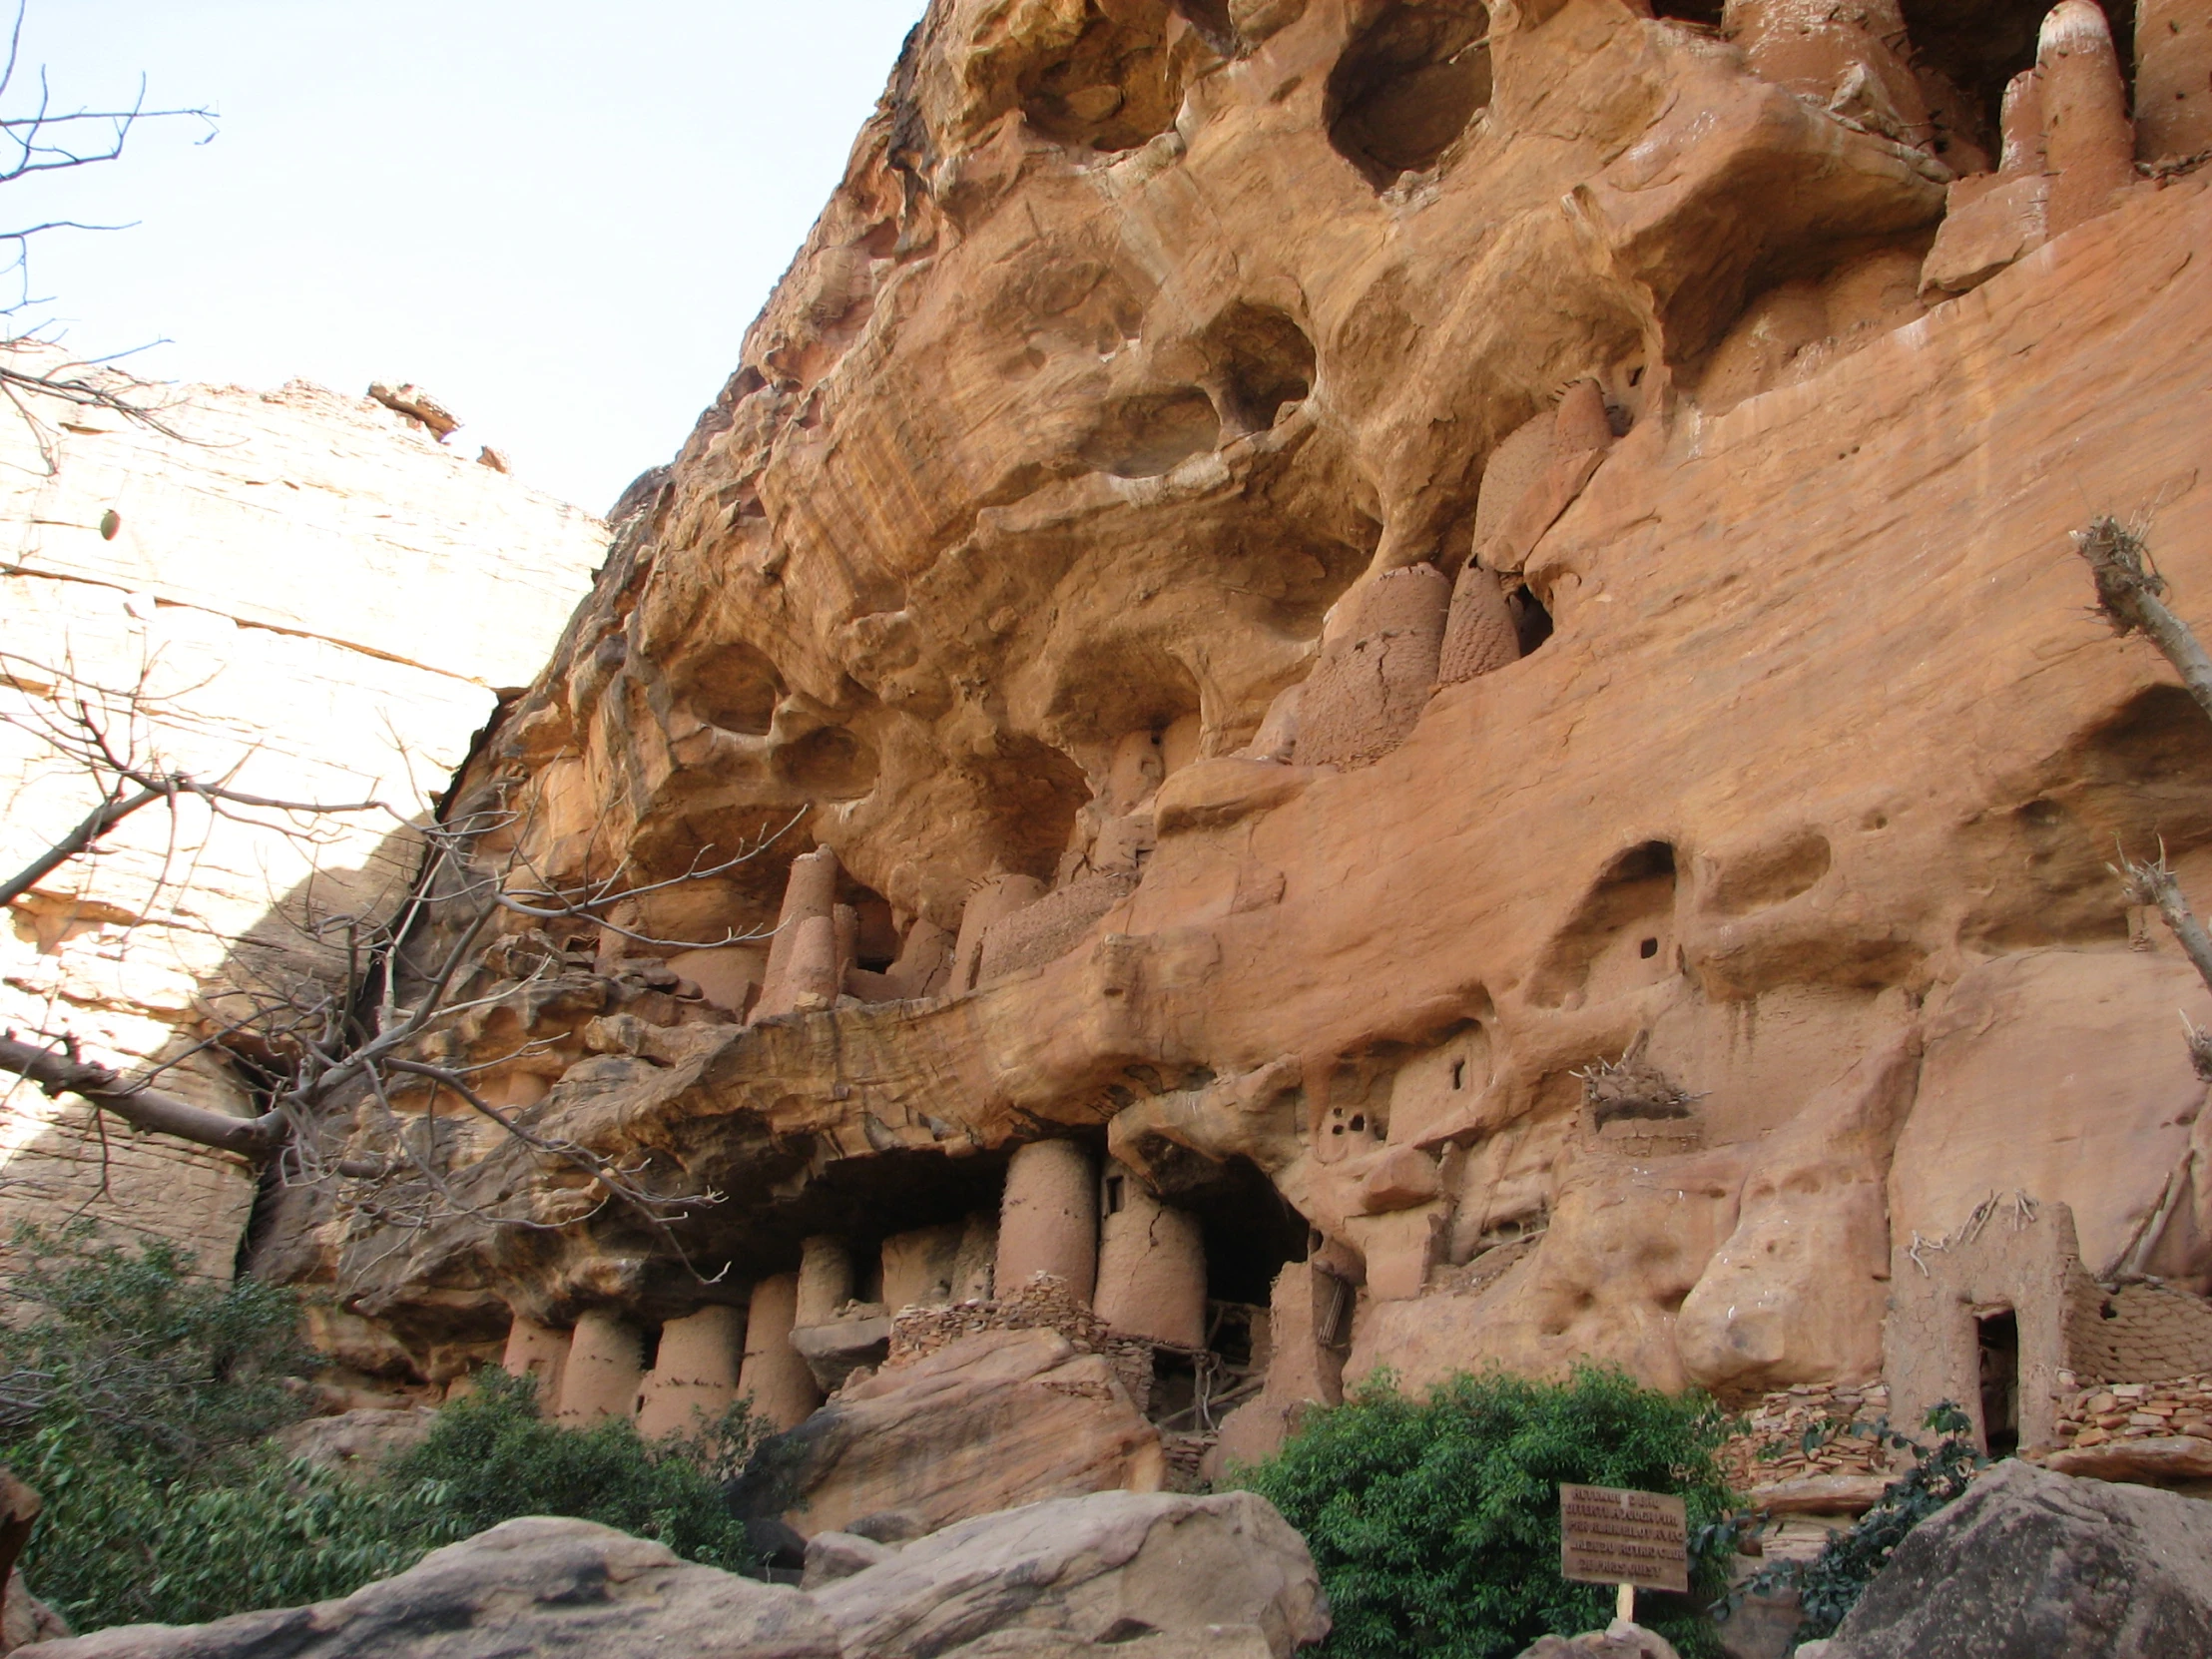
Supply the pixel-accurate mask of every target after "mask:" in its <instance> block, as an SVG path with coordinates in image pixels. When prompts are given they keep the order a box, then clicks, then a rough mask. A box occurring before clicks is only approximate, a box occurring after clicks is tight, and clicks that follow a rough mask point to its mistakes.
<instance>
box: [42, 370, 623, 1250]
mask: <svg viewBox="0 0 2212 1659" xmlns="http://www.w3.org/2000/svg"><path fill="white" fill-rule="evenodd" d="M4 355H5V359H6V361H7V363H8V366H9V368H10V370H11V371H12V372H15V373H17V374H37V373H50V372H60V373H63V374H67V373H69V372H71V370H70V368H69V366H68V365H69V363H70V360H71V359H70V358H69V356H68V354H67V353H65V352H62V351H59V350H54V349H48V348H32V347H22V346H19V347H16V348H14V349H11V350H9V351H7V352H6V353H5V354H4ZM95 378H96V379H99V378H104V379H105V380H106V382H107V383H108V384H109V385H111V387H123V389H125V390H127V391H128V387H127V386H125V384H124V382H123V381H122V379H121V377H119V376H116V375H113V374H106V375H103V374H101V373H99V372H95ZM18 389H19V394H20V397H21V399H22V402H23V407H24V408H25V409H26V410H27V411H28V413H27V415H19V414H18V413H17V412H16V410H15V408H14V407H11V408H10V409H9V410H8V412H7V417H6V418H5V419H4V420H0V540H4V542H5V547H4V549H0V652H5V653H7V654H8V663H7V665H6V678H7V682H8V683H7V685H6V686H5V687H0V711H4V712H5V713H7V714H8V715H10V716H12V717H26V716H27V717H29V718H30V720H31V721H32V724H31V725H28V726H26V725H23V724H20V723H18V721H15V720H11V722H10V723H8V724H4V725H0V806H5V808H6V811H5V813H4V814H0V867H5V868H6V869H7V871H8V872H9V873H10V874H13V873H14V872H15V871H16V870H17V869H19V868H22V867H24V866H25V865H27V864H28V863H29V862H30V860H31V858H32V856H33V854H34V853H36V852H38V851H42V850H43V849H44V848H45V847H47V846H48V845H51V844H52V843H53V842H54V841H56V840H57V839H59V838H60V836H61V835H62V834H63V832H64V831H65V830H68V829H70V828H71V827H73V826H74V825H75V824H76V823H77V822H78V820H79V819H81V818H82V817H83V816H84V814H85V812H86V811H87V810H88V808H89V806H90V805H91V798H90V797H89V796H88V795H86V794H85V787H86V782H87V781H86V780H85V779H84V778H83V777H82V776H73V774H72V771H71V769H70V768H68V767H66V766H63V765H60V764H58V763H57V760H56V758H55V756H54V755H53V754H52V752H51V751H50V750H49V749H48V748H47V747H46V746H44V745H43V744H42V743H41V742H40V741H39V740H38V732H39V728H38V726H37V724H36V722H37V720H38V719H39V718H40V717H41V716H44V717H47V718H53V717H56V716H58V715H59V714H60V713H61V712H62V711H63V710H64V709H65V708H66V707H67V705H68V699H69V696H70V694H71V685H70V682H69V681H68V679H67V675H68V674H69V673H71V672H74V674H75V675H77V676H78V677H79V678H80V679H82V680H84V681H87V682H90V683H91V684H92V685H94V686H97V687H110V688H129V687H133V686H136V685H138V684H140V683H141V681H142V678H143V683H144V685H145V687H146V690H147V691H148V693H149V694H150V696H151V702H150V704H149V706H148V709H147V718H146V719H145V720H144V721H143V722H141V723H138V724H136V725H135V726H134V724H133V723H132V722H130V721H129V720H127V719H111V721H110V730H111V732H112V733H113V735H114V741H115V742H116V744H117V745H118V747H119V748H125V747H128V748H129V749H130V751H131V753H132V754H133V757H134V759H135V760H136V761H137V763H138V764H141V765H145V764H148V763H149V762H150V761H151V760H152V759H153V758H155V757H159V758H160V760H161V761H162V763H163V764H164V765H165V766H167V767H172V768H177V769H181V770H184V771H188V772H191V773H194V774H196V775H197V776H200V777H203V778H206V779H210V780H214V779H220V778H226V777H227V778H229V779H230V781H231V784H232V787H234V788H237V789H239V790H243V791H246V792H248V793H251V794H256V795H261V796H264V797H267V798H273V799H281V800H289V801H305V802H327V803H361V802H382V803H383V804H384V805H385V807H386V808H388V809H389V810H388V811H375V812H368V813H358V814H349V815H343V816H340V817H335V818H328V819H324V820H321V821H319V822H314V823H311V824H310V823H307V822H306V821H299V822H293V821H288V820H286V819H284V818H282V817H281V816H280V815H272V814H244V815H236V816H233V817H230V818H221V817H215V816H212V815H210V814H209V813H207V812H206V811H204V810H201V809H199V808H197V807H194V806H190V805H188V806H186V807H185V808H184V809H182V810H181V811H180V813H179V815H178V818H177V821H176V823H175V824H174V826H173V825H172V823H171V821H170V819H169V816H168V814H167V813H165V812H163V811H162V810H160V809H159V808H155V809H149V810H147V811H144V812H141V813H140V814H138V815H137V816H136V817H134V818H131V819H129V820H126V821H125V822H124V823H123V824H122V825H121V826H120V827H119V828H118V829H116V830H114V831H113V832H112V833H110V834H109V835H108V836H106V837H105V838H104V839H103V841H102V843H101V848H102V849H101V851H100V853H99V855H98V856H97V857H94V858H89V859H78V860H75V861H73V862H71V863H69V864H66V865H64V866H63V867H61V868H60V869H57V870H55V871H54V872H52V873H51V874H50V875H49V876H47V877H46V878H44V879H42V880H41V881H40V882H39V883H38V884H37V885H36V886H35V887H34V888H33V890H32V891H31V892H30V893H28V894H26V895H25V896H24V897H23V898H22V899H20V900H18V901H17V902H16V903H14V904H12V905H10V906H9V910H8V915H7V918H6V921H7V925H6V926H0V1029H11V1030H14V1031H16V1032H18V1033H19V1034H23V1035H26V1036H27V1035H28V1034H30V1033H33V1032H42V1031H43V1032H53V1033H59V1032H62V1031H67V1032H70V1033H72V1034H74V1035H75V1036H76V1037H77V1038H78V1040H79V1041H80V1043H81V1044H82V1046H83V1050H84V1054H85V1057H86V1058H88V1059H93V1060H97V1061H100V1062H101V1063H103V1064H107V1065H110V1066H113V1067H116V1068H117V1069H119V1070H122V1071H124V1072H126V1073H135V1072H137V1071H140V1070H142V1069H143V1068H144V1066H145V1065H147V1064H148V1063H150V1062H155V1061H162V1062H175V1064H173V1066H172V1069H170V1070H168V1071H166V1072H165V1073H164V1074H163V1081H162V1084H161V1087H162V1088H164V1089H166V1090H167V1091H169V1092H171V1093H173V1094H177V1095H180V1096H182V1097H184V1098H185V1099H188V1100H190V1101H193V1102H194V1103H196V1104H199V1105H203V1106H209V1107H213V1108H216V1109H219V1110H224V1111H230V1112H235V1113H238V1114H240V1115H251V1114H252V1112H253V1111H254V1110H258V1108H255V1107H254V1105H253V1101H252V1097H251V1096H250V1094H249V1092H248V1088H247V1085H246V1082H245V1080H244V1078H243V1077H242V1076H241V1075H240V1074H239V1073H238V1072H237V1071H236V1069H235V1068H233V1067H231V1066H229V1065H227V1064H225V1063H223V1062H222V1060H221V1059H220V1058H219V1057H218V1056H216V1055H212V1054H209V1053H206V1052H203V1051H202V1050H201V1048H200V1044H201V1041H202V1039H203V1037H204V1036H206V1035H207V1034H208V1033H210V1032H211V1031H213V1030H216V1029H220V1028H221V1022H222V1021H223V1019H224V1018H225V1017H226V1010H228V1012H229V1014H230V1015H234V1016H235V1015H236V1014H237V1013H238V1011H239V1004H238V1003H237V1002H236V1001H235V1000H232V1001H229V1002H227V1001H226V998H227V997H235V995H236V993H237V992H238V991H240V990H241V989H242V988H246V987H252V988H267V987H271V986H278V987H286V988H288V987H291V986H293V985H296V984H298V983H299V982H301V981H302V980H304V981H306V982H307V983H315V982H327V981H328V980H329V978H330V977H331V976H332V975H334V974H337V973H338V972H339V971H340V966H341V964H342V961H343V952H342V947H341V946H338V945H337V944H336V943H335V942H334V938H333V936H332V935H330V934H328V933H327V932H324V933H322V934H321V935H320V936H316V935H315V934H314V933H313V932H312V929H313V928H315V927H316V926H317V925H318V924H321V923H324V922H327V921H328V920H329V918H331V917H332V916H335V915H339V914H342V913H345V912H347V911H349V910H353V909H355V908H358V909H361V910H365V911H370V912H374V913H379V914H383V913H390V912H391V911H392V909H393V907H395V906H396V905H397V904H398V903H399V902H400V900H401V898H402V897H403V895H404V893H405V890H406V885H407V882H408V880H409V878H410V876H411V872H412V871H413V869H414V866H415V863H416V861H417V859H418V858H419V857H420V844H419V842H418V840H417V839H416V837H415V836H414V835H413V834H412V833H411V832H410V830H408V828H407V827H408V825H409V824H411V823H418V822H420V821H421V818H422V816H423V815H424V814H426V813H428V812H429V811H430V809H431V797H432V795H433V794H434V793H435V792H437V791H438V790H440V789H441V788H442V787H443V780H444V779H445V778H446V776H448V774H449V773H450V771H451V769H452V768H454V767H456V766H458V765H459V764H460V763H461V761H462V760H463V759H464V758H465V757H466V755H467V754H468V750H469V743H470V739H471V735H472V734H473V733H475V732H477V731H478V730H479V729H481V728H483V727H484V725H485V724H486V722H487V721H489V720H490V719H491V718H492V716H493V715H494V713H495V712H496V710H497V709H498V707H499V701H498V696H497V692H498V690H499V689H500V688H508V689H512V688H514V687H517V686H520V685H523V684H526V683H527V682H528V680H529V679H530V677H531V676H532V675H533V674H534V673H535V672H536V670H537V666H538V664H539V663H540V661H541V660H542V659H543V657H544V655H545V653H546V652H547V651H549V650H551V649H552V647H553V646H554V644H555V642H556V641H557V640H558V638H559V636H560V632H561V627H562V624H563V622H564V621H565V619H566V618H567V615H568V613H569V611H570V609H571V608H572V607H573V606H574V604H575V603H576V600H577V598H578V597H579V596H580V595H581V594H582V593H584V592H585V591H586V590H587V588H588V587H589V584H590V579H591V572H592V570H593V569H594V568H595V567H596V566H597V565H598V564H599V562H600V561H601V560H602V559H603V558H604V556H605V553H606V547H607V536H608V532H607V527H606V526H605V525H604V524H603V523H601V522H600V521H599V520H597V519H595V518H593V517H591V516H590V515H589V514H587V513H585V512H582V511H580V510H579V509H577V508H575V507H571V506H568V505H566V504H564V503H562V502H559V501H556V500H554V499H552V498H551V497H549V496H546V495H543V494H540V493H539V492H537V491H535V490H532V489H530V488H528V487H527V486H526V485H524V484H522V483H521V482H519V481H518V480H516V479H514V478H510V477H505V476H502V475H500V474H499V473H497V472H494V471H492V470H490V469H488V468H486V467H482V466H478V465H476V464H475V462H474V461H473V460H470V459H468V458H467V457H466V456H464V455H461V454H458V453H455V452H453V451H450V450H447V449H445V448H442V447H441V446H440V445H439V444H438V443H437V442H435V441H434V440H433V439H432V438H431V436H430V435H429V433H428V432H427V431H426V430H422V429H420V428H419V427H417V428H410V427H409V426H408V425H407V424H405V423H404V422H403V421H402V419H401V418H400V416H398V415H397V414H395V413H393V412H392V411H391V410H389V409H387V408H385V407H383V406H381V405H379V404H377V403H375V402H372V401H370V400H369V399H367V398H354V397H347V396H341V395H338V394H336V393H334V392H331V391H327V390H325V389H323V388H322V387H319V386H315V385H311V384H308V383H306V382H304V381H294V382H292V383H291V384H288V385H285V386H283V387H280V388H278V389H276V390H272V391H253V390H248V389H246V388H244V387H239V386H205V385H195V386H156V387H149V388H141V389H139V390H136V391H129V395H131V396H132V397H133V398H135V399H136V400H138V401H140V402H142V403H149V404H152V405H156V406H158V411H159V412H158V415H157V418H158V419H159V421H160V422H161V424H162V426H163V427H165V428H166V430H157V429H155V428H153V427H151V426H148V425H145V424H142V423H138V422H134V421H132V420H129V419H127V418H125V417H124V416H123V415H121V414H120V413H118V412H116V411H115V410H112V409H104V408H92V407H82V406H77V405H74V404H65V403H62V402H60V401H59V400H58V399H54V398H51V397H48V396H45V395H43V394H40V393H38V392H35V391H31V390H24V389H22V388H21V387H20V386H19V388H18ZM95 701H96V702H97V701H98V700H97V699H95ZM242 818H258V819H260V820H262V821H264V822H265V823H274V824H275V825H276V826H277V830H274V831H273V830H267V829H255V828H250V827H249V826H248V825H247V824H245V823H243V822H241V821H240V820H241V819H242ZM287 827H288V828H292V829H299V828H307V829H310V830H312V834H311V835H306V836H301V835H286V834H284V833H282V832H280V831H282V830H284V829H286V828H287ZM0 1102H4V1104H5V1107H6V1121H5V1124H4V1126H0V1169H4V1170H5V1172H6V1182H5V1185H4V1186H0V1235H4V1234H5V1233H7V1232H9V1231H12V1229H13V1227H14V1225H15V1224H16V1223H17V1222H21V1221H37V1222H48V1223H54V1222H58V1221H60V1220H61V1219H62V1218H64V1217H67V1216H70V1215H73V1214H76V1213H79V1212H80V1211H84V1210H86V1209H87V1207H88V1206H89V1213H91V1214H93V1215H95V1217H96V1218H97V1219H100V1220H102V1221H104V1222H106V1223H108V1224H111V1225H115V1226H119V1227H121V1228H123V1229H126V1230H128V1231H130V1232H134V1233H138V1234H141V1235H151V1236H155V1237H162V1238H167V1239H170V1240H172V1241H174V1242H176V1243H178V1244H180V1245H183V1246H185V1247H187V1248H189V1249H191V1250H193V1251H195V1252H196V1253H197V1254H198V1255H199V1257H200V1262H199V1268H200V1271H201V1272H203V1273H220V1274H226V1275H227V1274H229V1273H230V1272H231V1270H232V1264H233V1261H234V1259H235V1257H236V1256H237V1253H238V1243H239V1239H240V1236H241V1234H242V1233H243V1232H244V1229H245V1226H246V1221H247V1216H248V1212H249V1210H250V1208H251V1205H252V1203H253V1197H254V1182H253V1178H252V1175H251V1173H250V1172H248V1171H246V1170H244V1169H243V1168H242V1167H241V1166H240V1164H239V1162H238V1160H236V1159H233V1158H229V1157H226V1156H224V1155H221V1154H217V1153H213V1152H208V1151H205V1150H200V1149H194V1148H190V1147H186V1146H182V1145H180V1144H178V1143H174V1142H167V1141H161V1140H157V1139H154V1138H151V1137H144V1136H139V1135H136V1134H133V1133H132V1132H131V1131H129V1130H128V1129H127V1128H125V1127H123V1126H122V1125H120V1124H115V1125H111V1126H110V1132H109V1133H108V1134H107V1135H106V1136H105V1137H103V1136H101V1135H100V1134H98V1133H97V1132H96V1129H95V1126H94V1124H93V1121H92V1115H91V1114H90V1113H89V1112H88V1111H87V1110H86V1109H85V1108H84V1107H83V1105H82V1103H72V1102H71V1101H70V1100H69V1099H68V1098H67V1097H64V1098H63V1099H61V1100H50V1099H48V1098H47V1097H46V1096H45V1095H43V1094H41V1093H40V1092H39V1091H38V1090H36V1089H34V1088H33V1087H31V1086H30V1085H29V1084H26V1083H19V1082H17V1081H16V1080H15V1079H13V1078H12V1077H11V1078H8V1079H6V1080H4V1081H0Z"/></svg>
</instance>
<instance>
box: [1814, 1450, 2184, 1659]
mask: <svg viewBox="0 0 2212 1659" xmlns="http://www.w3.org/2000/svg"><path fill="white" fill-rule="evenodd" d="M1800 1651H1807V1650H1802V1649H1801V1650H1800ZM1824 1651H1825V1654H1826V1659H1908V1656H1910V1659H1940V1656H1942V1655H1946V1654H1957V1655H1960V1656H1962V1659H1963V1656H1965V1655H1974V1656H1976V1659H2046V1656H2048V1655H2052V1654H2060V1653H2063V1654H2066V1655H2067V1656H2068V1659H2107V1656H2109V1659H2122V1656H2134V1655H2149V1654H2169V1653H2171V1654H2183V1653H2203V1652H2207V1651H2212V1506H2208V1505H2206V1504H2205V1503H2203V1502H2201V1501H2199V1500H2197V1499H2195V1498H2188V1497H2182V1496H2180V1495H2178V1494H2176V1493H2172V1492H2161V1491H2154V1490H2151V1489H2150V1488H2148V1487H2144V1486H2132V1485H2112V1484H2107V1483H2105V1482H2103V1481H2100V1480H2077V1479H2073V1478H2070V1477H2068V1476H2066V1475H2062V1474H2053V1473H2051V1472H2050V1471H2049V1470H2047V1469H2040V1468H2037V1467H2035V1466H2034V1465H2032V1464H2029V1463H2024V1462H2018V1461H2007V1462H2003V1463H2000V1464H1998V1465H1997V1466H1996V1467H1995V1468H1993V1469H1991V1470H1990V1471H1989V1472H1988V1473H1986V1474H1984V1475H1982V1476H1981V1477H1980V1478H1979V1479H1978V1480H1976V1481H1975V1482H1974V1483H1973V1485H1972V1486H1971V1487H1970V1488H1969V1489H1968V1490H1967V1492H1966V1495H1965V1496H1964V1497H1962V1498H1960V1499H1959V1500H1958V1501H1957V1502H1956V1503H1954V1504H1952V1505H1950V1506H1949V1507H1948V1508H1946V1509H1944V1510H1942V1511H1941V1512H1939V1513H1938V1514H1936V1515H1935V1516H1932V1517H1931V1518H1930V1519H1928V1520H1926V1521H1923V1522H1922V1523H1921V1524H1920V1525H1919V1526H1918V1527H1916V1528H1915V1529H1914V1530H1913V1531H1912V1533H1911V1534H1909V1535H1908V1536H1907V1538H1906V1540H1905V1542H1904V1543H1902V1544H1900V1545H1899V1546H1898V1549H1897V1553H1896V1554H1895V1555H1893V1556H1892V1557H1891V1559H1890V1563H1889V1565H1888V1566H1886V1567H1884V1568H1883V1569H1882V1571H1881V1572H1880V1573H1879V1574H1877V1575H1876V1577H1875V1579H1874V1581H1873V1582H1872V1583H1870V1584H1869V1585H1868V1586H1867V1589H1866V1592H1865V1594H1864V1595H1862V1596H1861V1597H1860V1600H1859V1605H1858V1606H1857V1607H1855V1608H1853V1609H1852V1611H1851V1614H1850V1616H1849V1617H1848V1618H1846V1619H1845V1620H1844V1622H1843V1625H1842V1626H1841V1627H1840V1628H1839V1629H1838V1630H1837V1632H1836V1635H1835V1637H1834V1638H1833V1640H1832V1641H1831V1642H1830V1643H1829V1644H1828V1646H1827V1648H1826V1649H1825V1650H1824Z"/></svg>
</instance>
